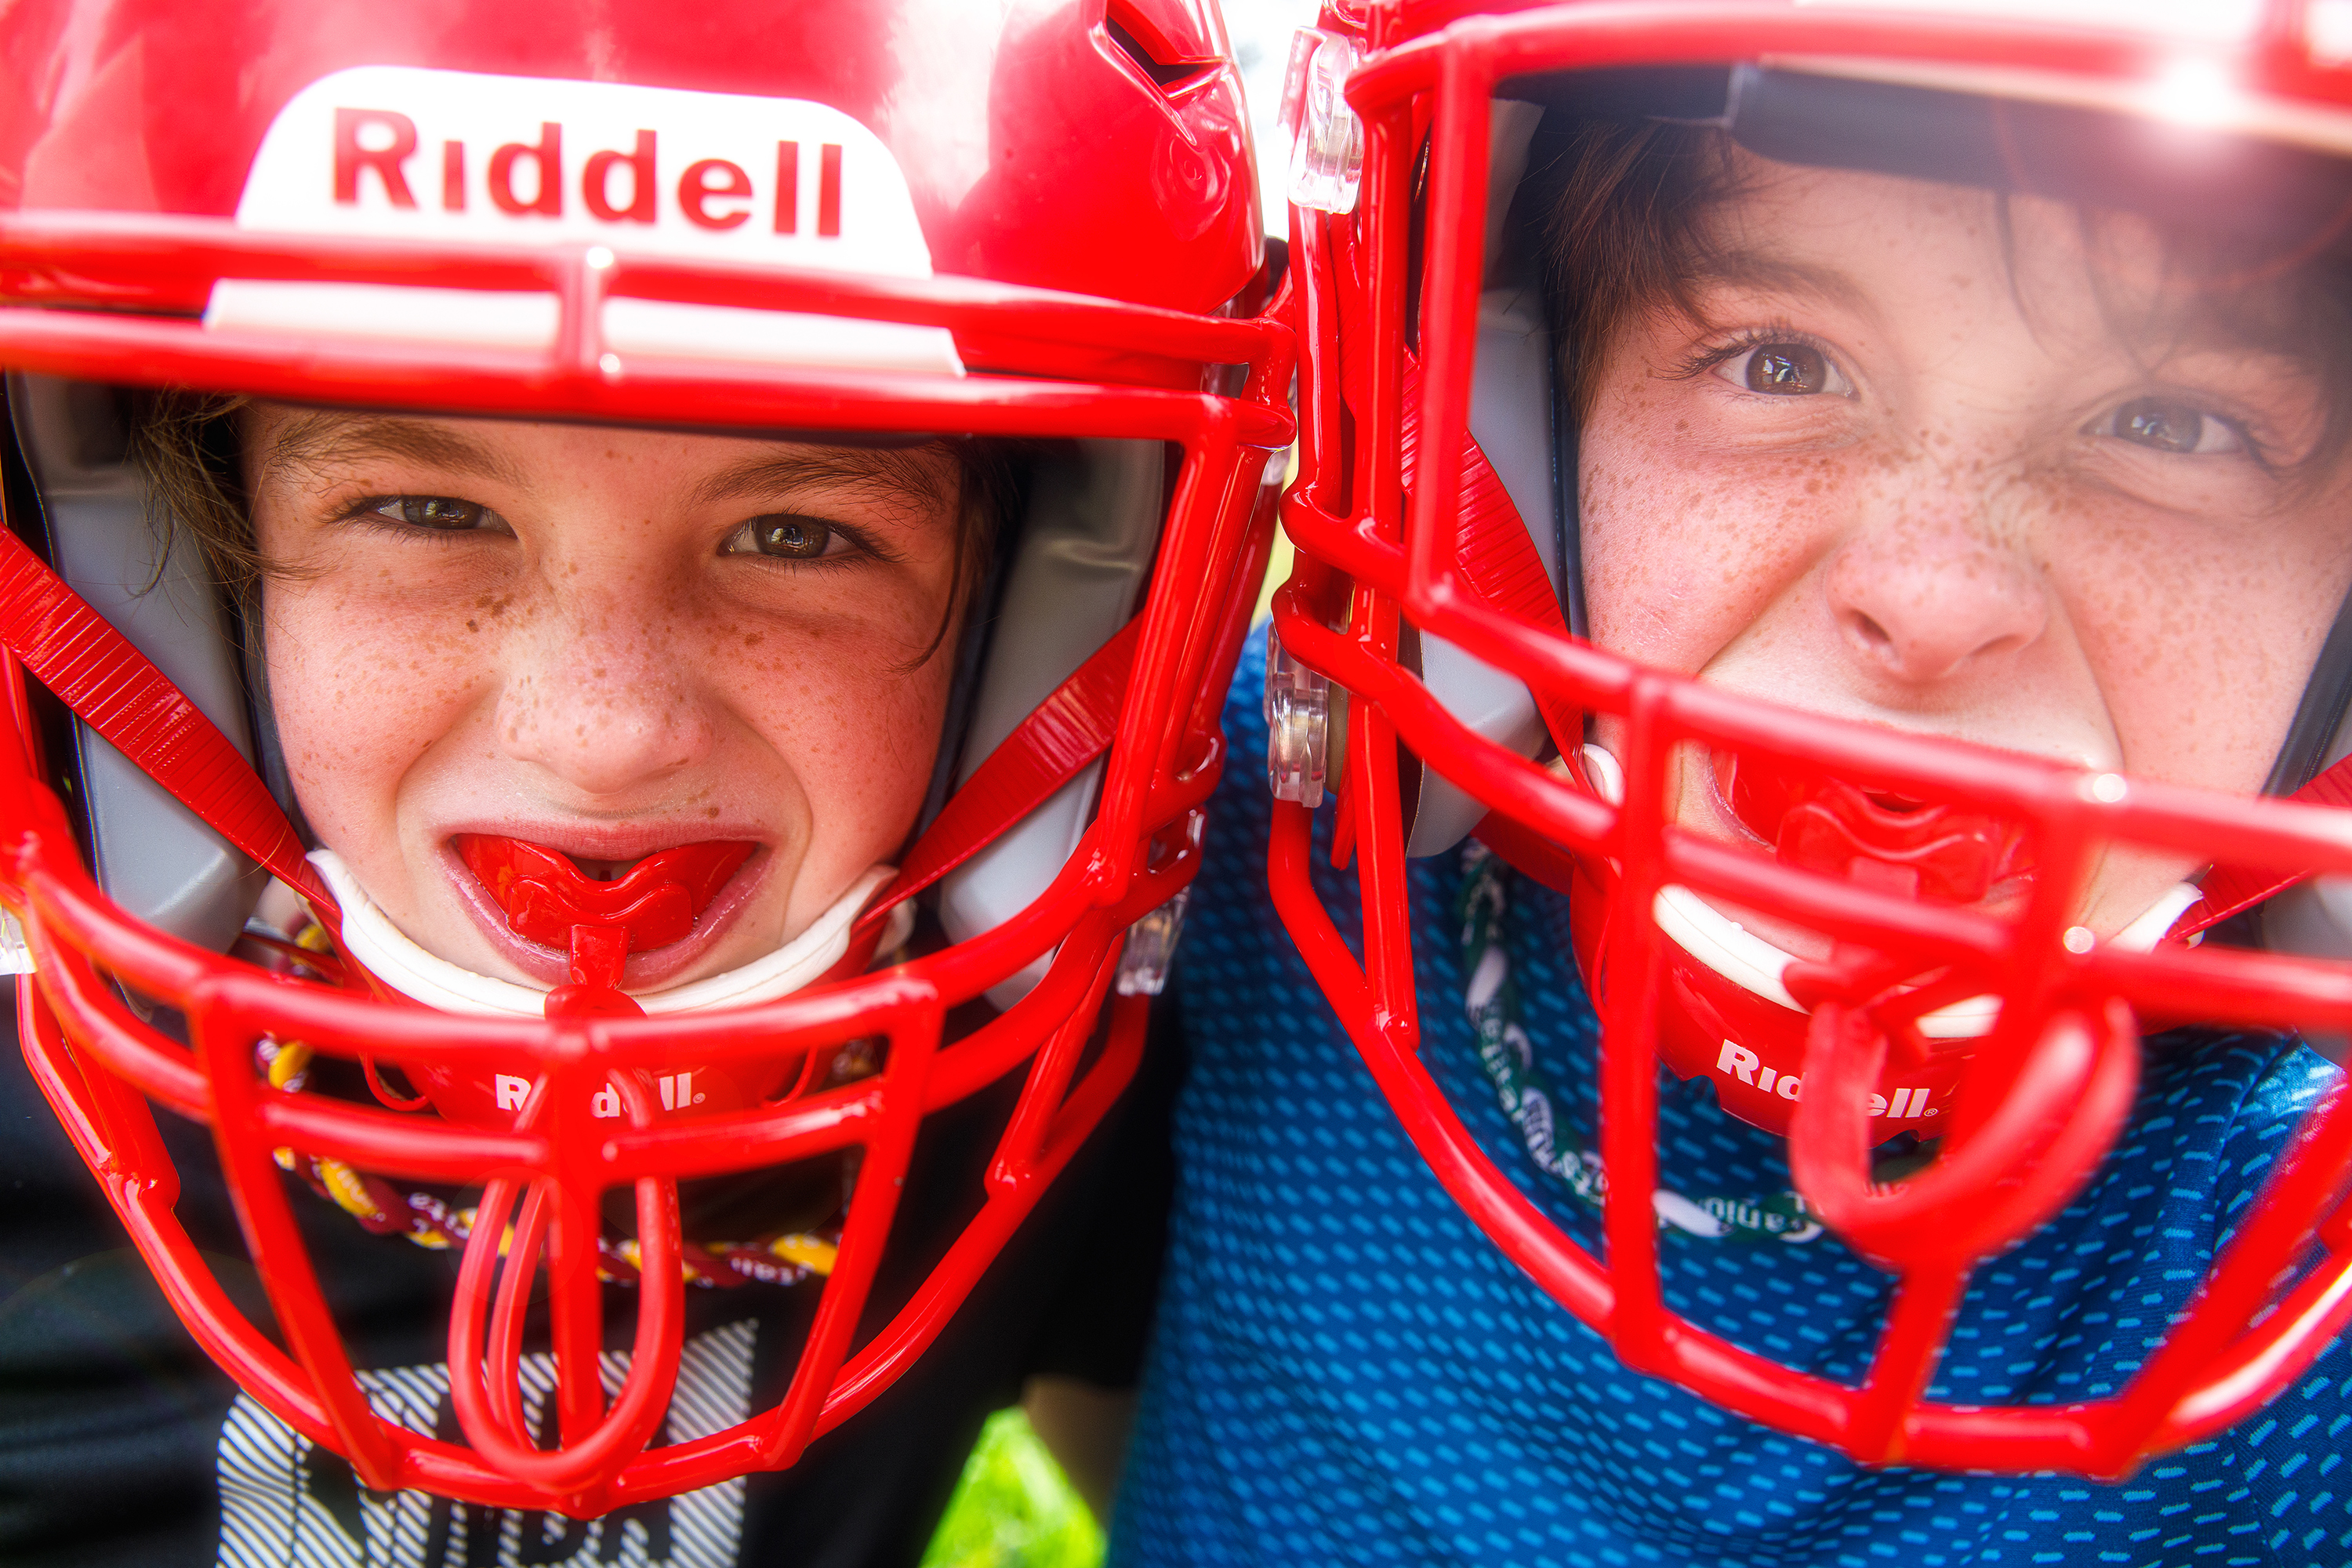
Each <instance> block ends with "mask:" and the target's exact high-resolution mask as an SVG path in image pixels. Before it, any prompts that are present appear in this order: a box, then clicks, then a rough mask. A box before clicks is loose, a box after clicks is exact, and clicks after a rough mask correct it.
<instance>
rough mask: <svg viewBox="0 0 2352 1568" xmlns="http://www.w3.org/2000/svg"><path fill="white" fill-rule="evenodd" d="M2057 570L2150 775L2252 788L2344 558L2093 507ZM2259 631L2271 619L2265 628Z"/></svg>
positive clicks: (2081, 517) (2332, 604) (2305, 667)
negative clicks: (2259, 545)
mask: <svg viewBox="0 0 2352 1568" xmlns="http://www.w3.org/2000/svg"><path fill="white" fill-rule="evenodd" d="M2070 521H2072V522H2073V523H2074V525H2075V527H2074V530H2073V545H2072V548H2071V549H2066V550H2064V552H2063V554H2060V555H2059V556H2058V558H2057V559H2056V560H2054V561H2053V562H2052V563H2050V565H2049V566H2048V567H2047V571H2048V573H2049V574H2050V577H2051V580H2052V581H2053V583H2054V584H2056V586H2057V588H2058V592H2059V594H2060V596H2061V598H2062V600H2063V603H2064V604H2065V606H2066V612H2067V616H2068V619H2069V620H2070V622H2071V623H2072V624H2073V626H2074V628H2075V635H2076V637H2078V639H2079V640H2080V642H2081V644H2082V648H2083V655H2084V659H2085V660H2086V661H2087V662H2088V664H2089V665H2090V668H2091V671H2092V676H2093V679H2095V681H2096V683H2097V686H2098V689H2099V694H2100V697H2101V699H2102V700H2104V702H2105V705H2106V708H2107V711H2108V713H2109V715H2110V717H2111V719H2112V721H2113V723H2114V725H2115V728H2116V738H2117V741H2118V743H2119V744H2120V746H2121V748H2122V752H2123V759H2124V765H2125V767H2126V769H2127V770H2128V771H2130V772H2132V773H2137V774H2140V775H2141V776H2144V777H2149V778H2157V779H2163V780H2166V781H2168V782H2171V783H2178V784H2191V785H2196V786H2200V787H2203V788H2210V789H2219V790H2224V791H2227V792H2230V793H2232V794H2248V793H2252V791H2254V790H2256V789H2258V788H2259V787H2260V786H2261V784H2262V783H2263V778H2264V777H2265V776H2267V774H2268V773H2269V770H2270V766H2271V763H2272V762H2273V758H2274V757H2275V756H2276V754H2277V751H2278V748H2279V746H2280V744H2281V743H2282V742H2284V738H2285V733H2286V729H2287V725H2288V723H2289V722H2290V721H2291V720H2292V718H2293V715H2294V708H2295V704H2296V702H2297V700H2298V699H2299V698H2300V697H2301V695H2302V692H2303V688H2304V685H2305V681H2306V680H2307V679H2308V677H2309V673H2310V669H2311V666H2312V663H2313V661H2314V660H2315V658H2316V657H2317V654H2318V649H2319V645H2320V642H2321V640H2322V638H2323V637H2324V636H2325V633H2326V627H2327V626H2328V624H2329V622H2330V620H2331V619H2332V618H2333V616H2334V615H2335V611H2336V605H2337V603H2338V602H2339V601H2340V600H2341V597H2342V595H2343V592H2344V585H2345V577H2346V574H2345V571H2344V568H2343V565H2342V563H2340V562H2336V563H2330V564H2329V565H2327V566H2326V567H2324V568H2323V569H2321V570H2317V571H2315V570H2313V569H2312V563H2310V562H2309V561H2307V560H2304V559H2300V558H2295V557H2294V552H2284V553H2282V552H2273V551H2266V550H2260V549H2248V548H2246V547H2245V541H2243V540H2242V539H2239V538H2237V537H2235V536H2234V535H2226V536H2225V535H2222V534H2220V533H2218V532H2216V531H2210V530H2208V531H2188V530H2184V529H2183V528H2181V527H2180V526H2179V524H2178V523H2166V522H2161V521H2147V520H2144V519H2138V518H2136V517H2134V516H2132V515H2130V514H2128V513H2120V514H2118V513H2107V514H2104V515H2102V514H2100V513H2099V512H2097V510H2095V509H2086V510H2084V511H2083V512H2079V513H2078V514H2077V515H2076V516H2074V517H2073V518H2072V519H2070ZM2252 628H2266V629H2264V630H2262V631H2259V632H2256V631H2254V630H2253V629H2252Z"/></svg>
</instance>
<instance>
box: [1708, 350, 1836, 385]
mask: <svg viewBox="0 0 2352 1568" xmlns="http://www.w3.org/2000/svg"><path fill="white" fill-rule="evenodd" d="M1714 374H1716V375H1717V376H1719V377H1721V378H1722V379H1723V380H1725V381H1727V382H1729V383H1731V384H1732V385H1734V386H1736V387H1738V388H1739V389H1740V390H1742V391H1744V392H1760V393H1762V394H1763V395H1765V396H1767V397H1815V396H1820V395H1824V394H1826V395H1829V396H1832V397H1852V396H1853V395H1854V390H1853V382H1851V381H1849V380H1847V379H1846V374H1845V372H1844V371H1843V370H1841V369H1839V368H1838V363H1837V361H1835V360H1833V359H1832V358H1830V356H1829V355H1828V354H1827V353H1823V352H1822V350H1820V349H1817V348H1815V347H1813V345H1812V344H1811V343H1808V342H1798V341H1796V340H1794V339H1788V340H1772V341H1769V342H1760V343H1757V344H1756V345H1755V346H1754V347H1752V348H1744V349H1738V350H1736V351H1733V352H1731V353H1727V354H1726V355H1725V356H1724V357H1723V358H1722V359H1720V360H1717V362H1716V363H1715V372H1714Z"/></svg>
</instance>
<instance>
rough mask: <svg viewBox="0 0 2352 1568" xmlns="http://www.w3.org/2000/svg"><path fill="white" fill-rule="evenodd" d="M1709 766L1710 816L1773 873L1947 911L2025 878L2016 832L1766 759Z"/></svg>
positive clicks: (1728, 757) (1736, 758)
mask: <svg viewBox="0 0 2352 1568" xmlns="http://www.w3.org/2000/svg"><path fill="white" fill-rule="evenodd" d="M1711 762H1712V768H1711V778H1712V782H1713V784H1714V790H1715V795H1716V805H1717V809H1718V810H1719V812H1720V813H1721V814H1722V816H1725V817H1726V818H1727V819H1728V820H1730V821H1732V822H1734V823H1737V824H1738V826H1740V827H1742V828H1744V829H1746V830H1747V832H1748V834H1749V835H1750V836H1752V837H1753V838H1754V839H1755V840H1756V842H1757V843H1758V844H1759V845H1766V846H1769V847H1771V848H1772V850H1773V852H1774V853H1775V854H1776V855H1777V856H1778V857H1779V858H1780V861H1781V862H1782V863H1783V864H1786V865H1793V866H1801V867H1804V868H1807V869H1809V870H1815V871H1820V872H1822V873H1823V874H1825V875H1828V876H1832V877H1836V878H1839V879H1848V878H1853V877H1855V876H1857V875H1863V876H1867V877H1868V878H1869V879H1870V880H1871V881H1872V882H1873V883H1874V885H1875V886H1879V887H1885V888H1890V889H1907V890H1909V891H1912V892H1914V893H1915V894H1916V895H1917V896H1918V897H1921V898H1926V899H1932V900H1936V901H1937V902H1939V903H1951V904H1977V903H1982V902H1985V901H1987V900H2009V899H2011V898H2013V897H2016V896H2018V895H2020V894H2021V893H2022V892H2023V891H2024V889H2025V888H2026V886H2027V884H2028V883H2029V882H2030V881H2031V879H2032V875H2033V857H2032V847H2031V846H2030V844H2029V843H2028V842H2027V840H2026V837H2025V834H2024V831H2023V828H2022V826H2021V825H2020V824H2017V823H2014V822H2011V821H2007V820H2004V819H2002V818H2000V817H1997V816H1991V815H1990V814H1988V813H1984V812H1978V811H1969V810H1966V809H1963V808H1961V807H1959V806H1956V805H1949V804H1947V803H1944V802H1938V801H1927V800H1921V799H1919V798H1917V797H1916V796H1913V795H1907V794H1905V793H1903V792H1901V791H1897V790H1891V789H1886V788H1883V787H1880V786H1877V785H1874V784H1869V783H1865V782H1861V781H1855V780H1848V779H1840V778H1833V777H1831V776H1829V775H1827V774H1824V773H1817V772H1812V771H1811V770H1805V769H1800V768H1796V767H1792V766H1790V765H1789V764H1787V763H1780V762H1779V761H1777V760H1775V759H1771V758H1764V757H1752V756H1742V755H1740V754H1739V753H1738V752H1730V751H1724V750H1717V751H1716V752H1713V753H1712V757H1711Z"/></svg>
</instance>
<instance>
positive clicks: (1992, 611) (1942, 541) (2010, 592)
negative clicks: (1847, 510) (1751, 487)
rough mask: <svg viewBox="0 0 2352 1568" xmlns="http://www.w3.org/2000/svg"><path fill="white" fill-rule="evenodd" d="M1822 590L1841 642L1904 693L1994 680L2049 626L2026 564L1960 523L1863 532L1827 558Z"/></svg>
mask: <svg viewBox="0 0 2352 1568" xmlns="http://www.w3.org/2000/svg"><path fill="white" fill-rule="evenodd" d="M1824 586H1825V589H1826V591H1827V594H1828V595H1829V603H1830V610H1831V614H1832V616H1833V617H1834V618H1835V620H1836V622H1837V625H1838V628H1839V630H1840V632H1841V633H1843V636H1844V638H1845V640H1846V643H1847V645H1848V646H1849V647H1852V648H1853V650H1854V651H1855V653H1856V654H1857V655H1858V656H1859V657H1860V658H1862V660H1863V661H1864V663H1865V664H1866V665H1867V666H1869V667H1870V668H1873V669H1874V671H1876V672H1877V673H1878V674H1880V675H1881V676H1882V677H1885V678H1887V679H1894V680H1895V681H1899V682H1901V683H1902V684H1904V685H1906V686H1930V685H1934V684H1936V683H1937V682H1941V681H1948V680H1954V679H1972V678H1981V677H1984V676H1989V675H1992V674H1995V673H1997V672H1998V671H1999V670H2000V669H2002V668H2006V667H2007V666H2008V665H2010V664H2011V663H2012V662H2013V661H2014V659H2015V657H2016V656H2017V655H2018V654H2020V653H2022V652H2023V651H2024V650H2025V649H2027V648H2029V647H2032V645H2033V644H2034V642H2035V641H2036V640H2038V639H2039V638H2040V637H2041V636H2042V632H2043V630H2044V628H2045V627H2047V626H2048V625H2049V619H2050V605H2049V598H2048V595H2047V590H2046V588H2045V586H2044V584H2042V578H2041V574H2039V573H2038V572H2036V571H2035V570H2034V568H2033V566H2032V563H2031V562H2029V561H2027V560H2025V559H2024V558H2022V557H2021V555H2020V554H2019V553H2018V552H2016V551H2014V550H2011V549H2009V548H2005V547H2003V546H2002V545H2000V544H1999V543H1997V542H1993V541H1991V540H1989V539H1987V538H1986V537H1984V535H1983V534H1982V533H1981V532H1980V531H1978V530H1976V529H1973V528H1971V527H1969V525H1968V522H1967V520H1965V519H1964V518H1961V517H1958V516H1946V517H1940V518H1937V517H1928V518H1920V517H1916V516H1914V517H1910V518H1906V519H1902V520H1898V521H1896V522H1895V523H1894V524H1892V525H1890V526H1887V527H1884V528H1871V529H1864V531H1861V532H1860V533H1858V534H1857V535H1856V536H1855V537H1853V538H1852V539H1850V540H1848V541H1846V542H1844V543H1843V544H1842V545H1841V546H1840V547H1839V548H1838V550H1837V552H1836V553H1835V554H1834V555H1833V556H1832V558H1831V560H1830V562H1829V563H1828V570H1827V573H1826V575H1825V577H1824Z"/></svg>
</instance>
